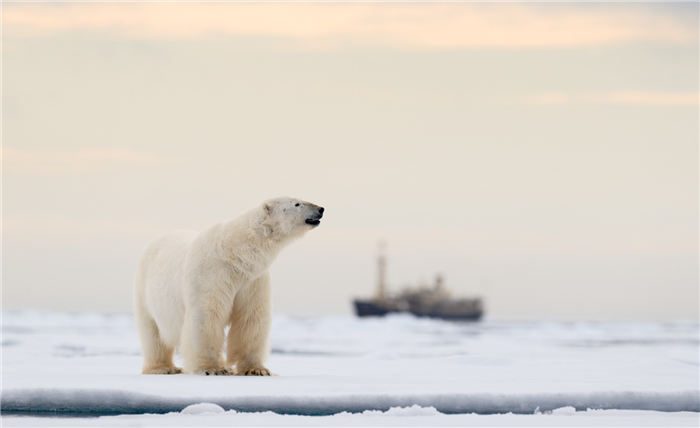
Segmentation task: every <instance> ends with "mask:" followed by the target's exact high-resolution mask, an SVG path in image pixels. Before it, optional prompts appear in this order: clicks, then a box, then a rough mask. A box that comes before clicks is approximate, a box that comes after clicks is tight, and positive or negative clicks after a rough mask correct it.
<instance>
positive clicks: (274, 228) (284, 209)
mask: <svg viewBox="0 0 700 428" xmlns="http://www.w3.org/2000/svg"><path fill="white" fill-rule="evenodd" d="M262 206H263V211H264V215H265V221H264V223H265V224H266V225H267V226H268V227H269V228H270V231H271V232H272V233H273V234H275V235H277V236H279V237H290V238H294V237H298V236H301V235H303V234H304V233H306V232H308V231H309V230H311V229H313V228H315V227H317V226H318V225H319V224H321V217H323V211H324V208H323V207H319V206H318V205H314V204H312V203H311V202H305V201H302V200H299V199H295V198H288V197H281V198H274V199H269V200H267V201H265V202H263V204H262Z"/></svg>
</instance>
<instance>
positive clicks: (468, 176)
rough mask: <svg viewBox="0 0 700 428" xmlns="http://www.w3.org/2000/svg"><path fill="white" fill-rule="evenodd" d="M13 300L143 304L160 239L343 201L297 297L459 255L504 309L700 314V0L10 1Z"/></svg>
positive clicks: (489, 298)
mask: <svg viewBox="0 0 700 428" xmlns="http://www.w3.org/2000/svg"><path fill="white" fill-rule="evenodd" d="M2 27H3V28H2V35H3V40H2V107H3V108H2V125H3V129H2V143H3V147H2V150H3V152H2V155H3V157H2V167H3V171H2V178H3V187H2V197H3V210H2V222H3V224H2V226H3V243H2V244H3V253H2V254H3V257H2V262H3V271H2V279H3V283H2V286H3V290H2V291H3V293H2V297H3V303H2V304H3V307H6V308H25V307H34V308H45V309H56V310H69V311H77V310H96V311H130V310H131V288H132V281H133V276H134V270H135V266H136V263H137V261H138V258H139V255H140V252H141V250H142V249H143V247H144V246H145V244H146V242H148V240H149V239H151V238H152V237H154V236H156V235H158V234H159V233H162V232H164V231H166V230H169V229H175V228H180V229H181V228H188V229H194V230H202V229H204V228H205V227H207V226H209V225H211V224H213V223H216V222H219V221H222V220H226V219H229V218H232V217H235V216H236V215H237V214H239V213H241V212H242V211H244V210H245V209H247V208H249V207H251V206H253V205H256V204H258V203H259V202H261V201H262V200H264V199H267V198H270V197H275V196H282V195H286V196H292V197H297V198H302V199H306V200H309V201H311V202H313V203H316V204H319V205H322V206H324V207H325V208H326V215H325V216H324V221H323V222H322V224H321V226H320V227H319V228H318V229H316V230H314V231H312V232H311V233H309V234H308V235H307V237H305V238H304V239H303V240H301V241H299V242H297V243H295V244H293V245H292V246H290V247H289V248H287V249H286V250H285V251H284V252H283V253H282V254H281V256H280V257H279V259H278V260H277V261H276V262H275V264H274V265H273V268H272V280H273V289H274V308H275V312H277V313H288V314H301V313H350V310H351V306H350V302H351V299H352V297H354V296H369V295H371V294H372V293H373V291H374V287H375V275H376V272H375V257H376V249H377V242H378V241H380V240H383V241H385V242H386V243H387V251H388V257H389V266H388V281H389V283H390V287H391V289H393V290H398V289H399V288H400V287H402V286H404V285H407V284H413V285H415V284H418V283H421V282H432V280H433V277H434V275H435V274H437V273H442V274H443V275H444V277H445V280H446V286H447V287H449V288H450V289H452V290H453V292H454V293H455V294H458V295H474V294H478V295H482V296H484V297H485V298H486V306H487V311H488V313H487V315H488V316H489V317H492V318H546V319H552V318H578V319H675V318H698V308H699V305H700V303H699V296H698V286H699V284H698V282H699V279H698V272H699V263H698V245H699V243H698V235H699V230H698V207H699V201H698V198H699V196H698V195H699V188H698V177H699V168H698V162H699V153H698V142H699V135H698V133H699V129H700V123H699V122H700V120H699V114H700V107H699V99H700V95H699V92H700V88H699V84H698V75H700V70H699V67H698V64H699V62H700V61H699V59H700V58H699V53H698V52H699V51H698V48H699V46H698V4H697V3H672V4H660V3H657V4H653V3H610V4H608V3H595V4H575V3H574V4H572V3H539V4H530V3H500V4H486V3H432V4H430V3H335V4H332V3H266V4H254V3H207V4H203V3H3V4H2Z"/></svg>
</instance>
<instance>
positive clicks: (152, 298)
mask: <svg viewBox="0 0 700 428" xmlns="http://www.w3.org/2000/svg"><path fill="white" fill-rule="evenodd" d="M197 235H198V232H195V231H192V230H172V231H170V232H166V233H164V234H162V235H160V236H158V237H156V238H155V239H153V240H152V241H150V242H149V243H148V244H147V245H146V249H145V250H144V251H143V254H142V255H141V259H140V260H139V265H138V268H137V271H136V281H135V283H134V297H135V300H136V302H137V303H140V304H141V305H142V307H141V310H143V311H144V312H145V315H148V316H150V317H151V318H152V319H153V320H154V321H155V322H156V324H157V325H158V330H159V331H160V334H161V337H162V339H163V340H165V341H167V342H171V343H177V342H178V341H179V336H180V331H181V327H182V322H183V320H182V316H183V313H184V300H183V296H182V268H183V266H184V264H185V257H186V256H187V251H188V248H189V247H190V244H191V243H192V241H193V240H194V238H195V237H196V236H197ZM176 308H177V309H176Z"/></svg>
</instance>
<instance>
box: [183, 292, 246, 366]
mask: <svg viewBox="0 0 700 428" xmlns="http://www.w3.org/2000/svg"><path fill="white" fill-rule="evenodd" d="M217 306H219V305H198V306H197V307H196V308H190V309H188V310H187V313H186V314H185V325H184V329H183V334H182V347H181V352H182V357H183V359H184V361H185V363H184V369H185V372H187V373H192V374H199V375H214V376H216V375H232V374H233V370H232V369H231V367H230V366H228V367H226V365H225V364H224V360H223V356H222V351H223V345H224V329H225V328H226V323H227V319H228V317H227V315H228V313H225V312H223V310H222V311H221V312H222V313H219V312H220V311H219V310H217ZM230 307H231V306H230V305H229V308H230Z"/></svg>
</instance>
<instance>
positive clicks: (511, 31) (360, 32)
mask: <svg viewBox="0 0 700 428" xmlns="http://www.w3.org/2000/svg"><path fill="white" fill-rule="evenodd" d="M599 6H600V7H595V8H593V7H589V8H583V7H580V5H578V6H577V5H563V4H559V5H557V4H546V5H542V4H539V5H537V4H534V5H533V4H525V3H500V4H488V3H184V2H183V3H158V2H150V3H58V4H56V3H14V4H7V5H5V6H4V7H3V19H2V20H3V27H4V35H5V38H12V37H22V36H48V35H51V34H56V33H63V32H108V33H112V34H116V35H118V36H121V37H129V38H146V39H171V38H198V37H218V36H223V35H228V36H246V37H257V38H269V39H275V40H282V41H285V42H289V41H291V42H292V44H293V46H296V47H302V48H313V49H334V48H339V47H352V46H385V47H393V48H399V49H458V48H557V47H571V46H599V45H604V44H610V43H621V42H633V41H659V42H670V43H696V42H697V28H696V27H695V26H694V25H693V24H692V23H689V22H688V21H687V20H681V19H680V18H679V17H678V16H674V15H673V14H665V13H659V12H658V10H655V9H652V8H647V7H644V5H634V4H632V5H630V4H625V5H609V4H607V5H604V6H603V5H599Z"/></svg>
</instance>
